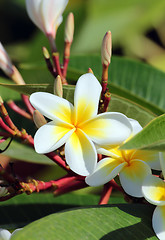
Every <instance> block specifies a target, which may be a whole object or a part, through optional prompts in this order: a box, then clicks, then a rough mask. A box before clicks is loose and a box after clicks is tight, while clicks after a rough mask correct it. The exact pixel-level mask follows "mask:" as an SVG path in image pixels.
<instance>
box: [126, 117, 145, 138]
mask: <svg viewBox="0 0 165 240" xmlns="http://www.w3.org/2000/svg"><path fill="white" fill-rule="evenodd" d="M129 121H130V123H131V126H132V129H133V132H132V134H133V135H135V134H137V133H138V132H140V131H141V130H142V129H143V128H142V126H141V125H140V123H139V122H138V121H137V120H135V119H132V118H129Z"/></svg>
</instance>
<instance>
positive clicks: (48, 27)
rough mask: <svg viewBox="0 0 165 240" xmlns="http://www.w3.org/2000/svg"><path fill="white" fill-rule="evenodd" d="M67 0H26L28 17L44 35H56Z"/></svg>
mask: <svg viewBox="0 0 165 240" xmlns="http://www.w3.org/2000/svg"><path fill="white" fill-rule="evenodd" d="M67 3H68V0H26V8H27V12H28V15H29V17H30V18H31V20H32V21H33V22H34V24H35V25H36V26H37V27H38V28H40V29H41V31H43V32H44V33H45V35H46V36H49V35H51V36H52V37H53V38H55V36H56V31H57V28H58V26H59V25H60V24H61V22H62V20H63V17H62V13H63V11H64V9H65V7H66V5H67Z"/></svg>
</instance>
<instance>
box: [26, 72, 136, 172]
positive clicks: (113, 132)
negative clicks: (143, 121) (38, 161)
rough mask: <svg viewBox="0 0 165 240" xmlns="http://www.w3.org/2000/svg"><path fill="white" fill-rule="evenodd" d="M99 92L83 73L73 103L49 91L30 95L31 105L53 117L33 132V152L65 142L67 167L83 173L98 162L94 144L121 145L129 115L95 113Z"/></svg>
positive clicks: (128, 128)
mask: <svg viewBox="0 0 165 240" xmlns="http://www.w3.org/2000/svg"><path fill="white" fill-rule="evenodd" d="M100 93H101V85H100V83H99V82H98V80H97V79H96V77H95V76H94V75H93V74H92V73H86V74H84V75H82V76H81V77H80V78H79V80H78V82H77V84H76V88H75V94H74V106H73V105H72V104H71V103H70V102H68V101H67V100H65V99H63V98H60V97H58V96H55V95H53V94H50V93H43V92H38V93H34V94H32V95H31V96H30V102H31V103H32V105H33V106H34V107H35V108H36V109H37V110H39V112H41V113H42V114H43V115H44V116H46V117H47V118H49V119H51V120H52V121H50V122H49V123H47V124H45V125H44V126H42V127H41V128H39V129H38V131H37V132H36V134H35V136H34V146H35V150H36V152H38V153H42V154H43V153H48V152H51V151H54V150H56V149H57V148H59V147H61V146H62V145H63V144H65V143H66V144H65V157H66V162H67V164H68V165H69V166H70V168H71V169H72V170H73V171H74V172H76V173H78V174H80V175H83V176H87V175H88V174H90V173H91V172H93V170H94V169H95V167H96V163H97V152H96V148H95V145H94V144H99V145H106V144H113V145H114V144H120V143H121V142H123V141H124V140H125V139H126V138H128V137H129V136H130V134H131V132H132V127H131V124H130V122H129V120H128V118H127V117H126V116H125V115H123V114H121V113H115V112H111V113H107V112H106V113H102V114H99V115H97V112H98V104H99V98H100Z"/></svg>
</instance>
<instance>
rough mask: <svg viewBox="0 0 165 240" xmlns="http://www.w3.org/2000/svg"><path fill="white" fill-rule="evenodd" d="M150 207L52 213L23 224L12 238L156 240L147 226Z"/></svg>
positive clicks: (103, 207)
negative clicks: (21, 228)
mask: <svg viewBox="0 0 165 240" xmlns="http://www.w3.org/2000/svg"><path fill="white" fill-rule="evenodd" d="M152 212H153V208H152V207H151V206H146V205H138V204H137V205H135V204H131V205H128V204H119V205H105V206H99V207H88V208H79V209H73V210H70V211H64V212H61V213H57V214H52V215H49V216H47V217H44V218H42V219H40V220H38V221H35V222H33V223H31V224H30V225H28V226H26V227H25V228H23V230H22V231H20V232H18V234H16V235H14V236H13V237H12V238H11V239H12V240H26V239H27V240H29V239H31V240H33V239H34V240H41V239H48V240H55V239H58V240H70V239H73V240H82V239H90V240H99V239H104V240H106V239H107V240H110V239H111V240H114V239H116V240H121V239H131V240H132V239H135V240H136V239H137V240H139V239H141V240H142V239H150V240H151V239H152V240H154V239H155V240H156V239H157V238H156V237H155V236H154V232H153V230H152V227H151V217H152Z"/></svg>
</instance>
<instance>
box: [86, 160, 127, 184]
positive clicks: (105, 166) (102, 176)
mask: <svg viewBox="0 0 165 240" xmlns="http://www.w3.org/2000/svg"><path fill="white" fill-rule="evenodd" d="M126 164H127V163H121V161H120V160H116V159H114V158H104V159H103V160H101V161H100V162H98V164H97V166H96V169H95V170H94V172H93V173H91V174H90V175H88V176H87V177H86V178H85V182H86V183H87V184H88V185H90V186H100V185H103V184H105V183H107V182H109V181H110V180H112V179H113V178H114V177H116V176H117V174H118V173H119V172H120V171H121V170H122V169H123V167H124V166H125V165H126Z"/></svg>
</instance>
